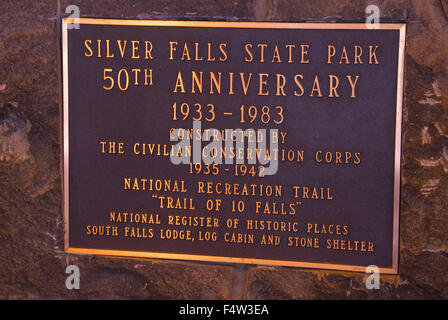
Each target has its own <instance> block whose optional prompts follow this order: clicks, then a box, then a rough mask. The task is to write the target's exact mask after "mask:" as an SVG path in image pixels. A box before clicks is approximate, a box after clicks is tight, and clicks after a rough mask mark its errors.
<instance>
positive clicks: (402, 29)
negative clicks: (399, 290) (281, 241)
mask: <svg viewBox="0 0 448 320" xmlns="http://www.w3.org/2000/svg"><path fill="white" fill-rule="evenodd" d="M69 23H79V24H81V25H82V24H97V25H120V26H122V25H123V26H163V27H198V28H201V27H202V28H257V29H266V28H267V29H333V30H346V29H351V30H370V29H368V25H367V23H339V22H331V23H328V22H313V23H308V22H305V23H295V22H221V21H175V20H172V21H171V20H126V19H97V18H78V19H73V18H62V99H63V100H62V122H63V126H62V127H63V132H62V144H61V145H62V153H63V159H62V170H63V175H62V180H63V181H62V189H63V198H62V201H63V213H64V249H65V252H66V253H73V254H98V255H107V256H120V257H140V258H150V259H152V258H158V259H171V260H191V261H208V262H218V263H244V264H258V265H270V266H287V267H302V268H315V269H328V270H342V271H354V272H365V270H366V266H358V265H341V264H333V263H315V262H301V261H288V260H268V259H253V258H242V257H224V256H211V255H194V254H177V253H160V252H145V251H127V250H106V249H88V248H73V247H69V201H70V199H69V131H68V130H69V128H68V125H69V119H68V109H69V105H68V97H69V96H68V94H69V86H68V72H69V70H68V28H67V25H68V24H69ZM374 30H375V29H374ZM376 30H399V47H398V69H397V70H398V72H397V101H396V124H395V163H394V204H393V241H392V266H391V267H379V270H380V272H381V273H385V274H397V273H398V255H399V210H400V161H401V122H402V104H403V75H404V49H405V34H406V24H405V23H402V22H400V23H379V24H378V29H376Z"/></svg>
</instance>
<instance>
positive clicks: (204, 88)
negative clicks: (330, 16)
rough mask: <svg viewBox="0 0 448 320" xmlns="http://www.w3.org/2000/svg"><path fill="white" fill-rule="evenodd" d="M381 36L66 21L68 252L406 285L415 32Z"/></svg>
mask: <svg viewBox="0 0 448 320" xmlns="http://www.w3.org/2000/svg"><path fill="white" fill-rule="evenodd" d="M72 22H73V23H76V24H72ZM378 27H379V28H378V29H368V28H367V26H366V24H363V23H255V22H198V21H144V20H109V19H90V18H81V19H79V20H73V21H72V20H70V19H67V18H65V19H63V23H62V73H63V77H62V83H63V193H64V198H63V200H64V201H63V202H64V215H65V249H66V252H68V253H79V254H104V255H115V256H132V257H147V258H163V259H186V260H199V261H214V262H230V263H251V264H265V265H279V266H295V267H311V268H322V269H336V270H351V271H363V272H364V271H365V268H366V266H369V265H375V266H378V267H379V268H380V271H381V272H383V273H397V272H398V217H399V184H400V153H401V109H402V91H403V59H404V43H405V25H404V24H401V23H384V24H379V25H378Z"/></svg>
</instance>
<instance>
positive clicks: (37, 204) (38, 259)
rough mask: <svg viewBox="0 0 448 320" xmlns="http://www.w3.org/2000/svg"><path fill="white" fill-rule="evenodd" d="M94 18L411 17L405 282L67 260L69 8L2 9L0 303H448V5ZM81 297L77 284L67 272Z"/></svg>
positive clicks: (85, 11)
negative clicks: (65, 42)
mask: <svg viewBox="0 0 448 320" xmlns="http://www.w3.org/2000/svg"><path fill="white" fill-rule="evenodd" d="M72 3H73V4H76V5H78V6H79V8H80V9H81V15H82V16H98V17H139V18H164V17H189V18H193V17H202V18H220V19H227V20H259V21H303V20H309V19H319V20H323V19H331V20H337V19H342V20H351V21H352V20H363V19H365V16H366V14H365V8H366V6H367V5H369V4H377V5H378V6H379V8H380V10H381V17H382V19H386V20H406V21H407V23H408V26H407V39H406V68H405V103H404V110H403V112H404V119H403V153H402V191H401V216H400V274H399V275H397V276H387V277H382V278H381V279H382V282H381V288H380V290H367V289H366V287H365V285H364V281H365V275H362V274H358V273H348V272H334V271H332V272H330V271H320V270H308V269H296V268H268V267H257V266H247V267H241V266H234V265H222V264H207V263H184V262H175V261H161V260H141V259H117V258H107V257H98V256H96V257H95V256H75V255H67V254H65V253H64V252H63V239H64V234H63V217H62V212H61V202H62V198H61V171H60V135H61V131H60V113H59V93H58V67H57V66H58V61H57V52H58V51H57V46H58V42H57V32H56V22H57V10H58V3H57V1H56V0H54V1H32V0H2V1H0V26H1V27H0V158H1V161H0V190H1V192H0V246H1V250H0V298H8V299H14V298H73V299H78V298H93V299H102V298H114V299H127V298H129V299H131V298H142V299H232V298H250V299H325V298H340V299H419V298H444V299H447V298H448V277H447V276H446V270H448V223H447V222H448V210H447V208H448V49H447V48H448V18H447V16H448V1H447V0H425V1H422V0H384V1H377V2H375V1H365V0H356V1H355V0H320V1H313V0H252V1H250V0H247V1H214V0H193V1H188V2H186V1H183V0H169V1H166V0H154V1H149V0H140V1H138V0H136V1H132V0H95V1H93V0H91V1H87V0H77V1H76V2H69V1H66V0H61V1H60V8H61V11H64V9H65V8H66V7H67V6H68V5H69V4H72ZM69 264H76V265H78V266H79V267H80V270H81V289H80V290H71V291H70V290H67V289H66V288H65V279H66V276H67V275H66V274H65V268H66V266H67V265H69Z"/></svg>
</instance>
